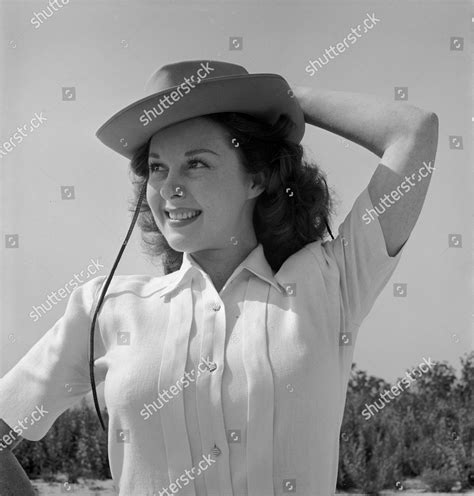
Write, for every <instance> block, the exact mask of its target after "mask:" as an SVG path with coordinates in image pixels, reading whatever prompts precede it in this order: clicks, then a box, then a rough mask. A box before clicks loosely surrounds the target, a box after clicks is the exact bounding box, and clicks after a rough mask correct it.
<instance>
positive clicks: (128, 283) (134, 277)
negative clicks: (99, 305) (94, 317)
mask: <svg viewBox="0 0 474 496" xmlns="http://www.w3.org/2000/svg"><path fill="white" fill-rule="evenodd" d="M176 275H177V273H176V272H172V273H170V274H166V275H149V274H130V275H114V276H113V277H112V279H111V280H110V283H109V285H108V287H107V292H106V298H109V299H110V298H113V297H117V296H120V295H124V294H133V295H136V296H139V297H140V296H142V297H143V296H149V295H150V294H151V293H160V292H161V291H164V290H165V289H167V288H168V286H169V284H171V283H172V282H173V281H174V280H175V278H176ZM107 278H108V275H106V276H98V277H95V278H93V279H91V280H90V281H87V282H85V283H84V284H83V285H82V286H81V287H80V288H78V290H80V291H81V292H83V293H85V294H87V295H89V296H91V297H92V298H94V299H96V298H98V297H99V296H100V294H101V293H102V289H103V288H104V285H105V284H106V281H107Z"/></svg>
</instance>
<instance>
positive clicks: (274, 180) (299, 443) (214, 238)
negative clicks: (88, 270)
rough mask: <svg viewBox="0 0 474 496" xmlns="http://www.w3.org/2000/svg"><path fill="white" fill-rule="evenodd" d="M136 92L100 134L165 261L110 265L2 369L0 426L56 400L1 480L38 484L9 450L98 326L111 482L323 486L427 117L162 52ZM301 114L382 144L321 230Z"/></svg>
mask: <svg viewBox="0 0 474 496" xmlns="http://www.w3.org/2000/svg"><path fill="white" fill-rule="evenodd" d="M204 69H206V71H205V73H204V72H203V71H204ZM199 71H200V72H199ZM196 75H197V76H198V77H197V78H196ZM147 88H148V90H147V91H148V93H147V96H146V97H145V98H143V99H142V100H140V101H139V102H135V103H134V104H132V105H129V106H128V107H126V108H125V109H123V110H122V111H120V112H118V113H117V114H116V115H115V116H113V117H112V118H111V119H109V121H107V122H106V123H105V124H104V125H103V126H102V127H101V129H99V131H98V137H99V139H101V141H103V142H104V143H105V144H106V145H107V146H109V147H110V148H112V149H114V150H115V151H117V152H118V153H120V154H122V155H123V156H126V157H127V158H129V159H131V169H132V171H133V173H134V175H135V177H136V182H135V188H136V196H137V197H138V199H139V203H138V206H137V208H141V203H140V202H141V200H143V209H142V211H141V218H140V221H139V225H140V226H141V228H142V231H143V234H144V240H145V242H146V243H147V245H148V247H149V248H150V253H152V254H154V255H157V254H161V255H163V260H164V265H165V275H163V276H161V277H156V276H152V275H130V276H116V277H115V278H114V280H113V282H112V284H111V286H110V288H109V290H108V293H107V297H106V298H105V299H102V298H100V300H101V301H99V303H98V304H97V300H98V295H99V291H100V290H101V289H102V296H103V295H104V294H105V291H106V290H107V286H108V282H110V279H109V281H108V282H106V284H105V286H104V284H103V283H104V280H105V278H104V277H102V276H101V277H97V278H95V279H93V280H91V281H89V282H87V283H85V284H84V285H83V286H81V287H79V288H77V289H76V290H74V292H73V293H72V295H71V297H70V299H69V302H68V306H67V308H66V311H65V314H64V316H63V317H62V318H61V319H60V320H58V322H57V323H56V324H55V326H54V327H53V328H52V329H50V330H49V331H48V332H47V333H46V334H45V335H44V336H43V337H42V338H41V339H40V340H39V341H38V343H36V344H35V346H34V347H33V348H32V349H31V350H30V351H29V352H28V353H27V354H26V355H25V357H23V358H22V360H20V362H19V363H18V364H17V365H16V366H15V367H13V369H12V370H11V371H10V372H8V373H7V374H6V375H5V376H4V377H3V378H2V379H1V381H0V418H2V419H3V421H4V422H3V424H2V425H3V432H1V433H0V434H3V433H5V434H6V433H8V432H10V429H13V428H14V427H17V425H16V424H17V423H18V419H22V418H23V419H25V418H27V416H28V414H29V412H31V411H32V410H33V409H34V407H35V405H37V404H41V405H44V409H45V410H46V411H47V412H48V413H46V414H45V415H44V417H43V418H41V420H39V421H37V422H36V423H33V424H32V423H31V422H30V423H27V424H24V426H23V427H24V428H19V429H18V430H17V429H15V432H16V435H15V437H16V438H17V440H16V441H15V442H12V443H11V444H10V446H8V447H7V448H6V449H5V450H4V451H3V452H2V453H1V454H0V456H1V457H2V461H3V466H4V467H5V468H4V469H3V470H4V472H3V480H4V482H3V484H4V486H3V487H5V486H6V485H8V484H10V485H11V487H14V486H15V487H22V491H23V492H22V493H21V494H33V493H32V492H31V490H30V489H28V487H29V483H28V481H27V480H26V478H25V476H24V472H23V471H22V469H21V467H19V465H18V463H17V462H16V460H15V459H14V456H13V454H12V453H11V450H12V447H13V446H14V445H15V444H16V443H17V442H18V441H19V439H20V438H19V436H22V437H25V438H27V439H31V440H38V439H41V438H42V437H43V436H44V435H45V434H46V432H47V431H48V429H49V428H50V427H51V425H52V424H53V422H54V420H55V419H56V418H57V417H58V416H59V415H60V414H61V413H62V412H63V411H64V410H65V409H66V408H69V407H70V406H72V405H73V404H75V403H77V401H79V399H80V398H81V397H83V396H84V395H85V394H86V393H87V392H89V391H90V389H91V386H90V384H89V374H88V372H89V370H88V345H89V342H88V338H89V337H88V335H87V329H88V327H89V326H91V322H92V328H93V329H94V328H95V327H97V331H98V332H96V333H95V335H93V338H92V344H93V347H92V350H91V353H90V356H89V358H90V360H91V364H92V365H93V367H92V368H93V372H94V374H93V386H94V394H95V382H94V377H95V379H96V380H97V381H98V382H102V381H105V402H106V405H107V408H108V413H109V426H108V431H109V433H108V435H109V438H108V440H109V459H110V467H111V471H112V475H113V478H114V481H115V483H116V484H117V486H119V488H120V495H121V496H125V495H127V496H128V495H152V494H160V495H161V494H163V495H164V494H176V493H178V494H183V495H199V496H201V495H209V496H210V495H226V496H227V495H232V494H234V495H248V496H266V495H268V496H273V495H282V494H286V493H295V494H300V495H308V496H309V495H321V496H327V495H329V494H334V492H335V486H336V478H337V466H338V454H339V431H340V426H341V421H342V416H343V411H344V404H345V395H346V389H347V381H348V378H349V373H350V369H351V363H352V357H353V352H354V345H355V342H356V338H357V335H358V330H359V327H360V325H361V323H362V321H363V319H364V318H365V317H366V315H367V314H368V312H369V311H370V309H371V308H372V306H373V304H374V302H375V300H376V298H377V296H378V295H379V294H380V292H381V290H382V289H383V288H384V286H385V285H386V283H387V282H388V280H389V278H390V277H391V275H392V274H393V271H394V270H395V268H396V266H397V264H398V262H399V260H400V257H401V254H402V252H403V248H404V245H405V243H406V241H407V239H408V237H409V235H410V233H411V231H412V229H413V226H414V224H415V222H416V220H417V218H418V215H419V213H420V210H421V207H422V204H423V201H424V197H425V195H426V192H427V188H428V185H429V182H430V174H424V175H420V174H419V173H418V171H419V170H420V169H421V168H422V167H424V168H425V170H426V168H428V169H429V170H430V171H431V170H433V169H434V167H433V164H434V158H435V153H436V147H437V130H438V123H437V117H436V115H435V114H433V113H430V112H424V111H422V110H420V109H418V108H416V107H413V106H408V105H406V104H403V105H402V104H396V103H387V102H384V101H381V100H377V99H375V98H372V97H369V96H364V95H360V94H354V93H344V92H334V91H328V90H317V89H312V88H307V87H295V88H293V89H292V90H291V89H290V88H289V86H288V84H287V83H286V81H285V80H284V79H283V78H281V76H278V75H270V74H260V75H257V74H248V72H247V71H246V70H245V69H244V68H243V67H241V66H239V65H236V64H229V63H224V62H218V61H185V62H179V63H176V64H170V65H167V66H164V67H162V68H160V69H158V70H157V71H156V72H155V73H154V75H153V76H152V77H151V79H150V81H149V84H148V86H147ZM186 89H189V91H187V92H185V90H186ZM305 122H306V123H309V124H312V125H315V126H318V127H321V128H323V129H326V130H330V131H332V132H334V133H336V134H338V135H340V136H343V137H345V138H347V139H350V140H352V141H354V142H355V143H357V144H359V145H361V146H364V147H365V148H367V149H369V150H370V151H372V152H374V153H375V154H377V155H378V156H379V157H382V160H381V163H380V164H379V166H378V167H377V169H376V171H375V173H374V174H373V176H372V178H371V180H370V183H369V184H368V186H367V187H366V188H365V189H364V190H363V191H362V192H361V193H360V194H359V196H358V197H357V199H356V201H355V203H354V205H353V207H352V209H351V211H350V213H349V214H348V215H347V216H346V218H345V220H344V221H343V223H342V224H341V225H340V227H339V233H338V236H337V237H336V238H335V239H333V240H329V241H323V237H324V235H325V233H326V228H328V226H327V223H326V220H327V218H328V216H329V213H330V212H331V205H332V203H331V198H330V195H329V193H328V190H327V187H326V183H325V181H324V177H323V175H322V173H321V171H320V170H319V169H318V167H317V166H315V165H314V164H313V166H310V165H309V164H307V163H306V162H305V161H304V160H303V150H302V147H301V145H300V144H299V142H300V140H301V138H302V136H303V134H304V125H305ZM382 162H383V163H382ZM417 178H421V179H417ZM409 185H410V186H409ZM145 188H146V189H145ZM401 188H402V189H401ZM145 191H146V200H145V199H144V197H143V195H144V194H145ZM393 192H396V193H398V199H397V200H395V199H394V194H393ZM389 194H390V197H389V196H388V195H389ZM387 198H392V199H394V201H393V203H392V202H391V201H390V202H389V204H388V205H387V203H386V202H387ZM379 200H380V201H381V203H382V204H383V205H384V209H383V210H382V208H381V207H380V208H377V207H376V205H378V202H379ZM374 207H375V208H374ZM369 214H370V215H369ZM329 232H330V231H329ZM129 234H130V231H129ZM127 239H128V236H127ZM122 248H123V247H122ZM115 266H116V264H115ZM113 270H115V267H114V268H113ZM113 270H112V273H113ZM111 275H112V274H111ZM94 308H95V311H96V312H95V315H94V318H92V315H93V313H94ZM99 308H100V313H98V309H99ZM97 315H99V318H98V319H97V320H95V318H96V317H97ZM96 324H97V325H96ZM20 384H21V387H18V386H19V385H20ZM95 398H96V397H95ZM20 431H21V432H20ZM6 472H8V474H6ZM5 481H6V482H5ZM22 484H23V486H21V485H22ZM1 488H2V486H1V485H0V489H1ZM10 490H11V491H13V492H12V494H20V493H15V492H14V489H10ZM28 491H30V492H28ZM0 492H1V491H0Z"/></svg>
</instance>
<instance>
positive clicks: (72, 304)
mask: <svg viewBox="0 0 474 496" xmlns="http://www.w3.org/2000/svg"><path fill="white" fill-rule="evenodd" d="M103 280H104V276H100V277H96V278H94V279H91V280H90V281H88V282H86V283H85V284H83V285H82V286H79V287H77V288H75V289H74V290H73V291H72V292H71V294H70V296H69V300H68V303H67V306H66V310H65V313H64V314H63V316H62V317H61V318H60V319H58V320H57V321H56V323H55V324H54V326H53V327H51V328H50V329H49V330H48V331H47V332H46V333H45V334H44V335H43V336H42V337H41V338H40V339H39V340H38V341H37V342H36V343H35V344H34V345H33V346H32V347H31V348H30V350H29V351H28V352H27V353H26V354H25V355H24V356H23V357H22V358H21V359H20V360H19V361H18V363H17V364H16V365H15V366H14V367H13V368H11V369H10V370H9V371H8V372H7V373H6V374H5V375H4V376H3V377H2V378H1V379H0V418H1V419H3V420H4V421H5V422H6V423H7V424H8V425H9V426H10V427H11V428H12V429H13V430H14V431H15V432H16V433H17V434H19V435H21V436H22V437H24V438H26V439H28V440H31V441H38V440H40V439H41V438H42V437H44V436H45V435H46V433H47V432H48V430H49V429H50V428H51V426H52V425H53V423H54V422H55V420H56V419H57V418H58V417H59V416H60V415H61V414H62V413H63V412H64V411H65V410H67V409H68V408H70V407H71V406H73V405H74V404H76V403H77V402H78V401H80V399H81V398H82V397H83V396H84V395H85V394H87V393H88V392H89V391H90V389H91V386H90V379H89V335H90V334H89V333H90V327H91V324H92V318H93V315H94V310H95V306H96V304H97V299H96V294H97V292H98V290H99V289H100V287H101V283H102V282H103ZM99 315H100V313H99ZM98 320H99V319H97V320H96V329H95V334H94V356H95V358H96V359H97V358H99V357H100V356H102V355H103V354H104V353H105V347H104V344H103V341H102V337H101V334H100V330H99V327H98ZM20 431H21V432H20Z"/></svg>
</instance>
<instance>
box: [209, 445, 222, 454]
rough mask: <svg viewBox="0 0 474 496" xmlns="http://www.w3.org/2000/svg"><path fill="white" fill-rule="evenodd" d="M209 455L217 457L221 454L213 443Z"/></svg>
mask: <svg viewBox="0 0 474 496" xmlns="http://www.w3.org/2000/svg"><path fill="white" fill-rule="evenodd" d="M211 453H212V454H213V455H214V456H219V455H220V454H221V450H220V449H219V448H218V447H217V444H215V443H214V448H212V449H211Z"/></svg>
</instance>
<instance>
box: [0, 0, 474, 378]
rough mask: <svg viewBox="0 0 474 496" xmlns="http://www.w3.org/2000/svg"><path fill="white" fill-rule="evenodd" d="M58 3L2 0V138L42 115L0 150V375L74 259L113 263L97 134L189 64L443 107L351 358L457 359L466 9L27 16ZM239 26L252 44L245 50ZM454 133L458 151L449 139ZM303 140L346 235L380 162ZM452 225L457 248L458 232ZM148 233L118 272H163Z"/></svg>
mask: <svg viewBox="0 0 474 496" xmlns="http://www.w3.org/2000/svg"><path fill="white" fill-rule="evenodd" d="M47 5H48V4H47V2H46V1H34V2H32V1H29V2H24V1H14V2H8V1H0V46H1V48H0V65H1V67H2V70H1V71H0V85H1V86H0V109H1V112H0V145H1V144H2V143H3V142H5V141H7V140H9V139H10V137H11V136H12V135H13V134H14V133H15V132H16V130H17V128H18V127H19V126H20V127H21V126H23V125H29V123H30V121H31V120H32V119H33V118H34V117H35V115H36V118H37V119H39V120H36V121H34V122H35V124H34V125H35V126H37V127H36V128H35V129H32V131H31V132H28V133H27V135H26V136H25V137H24V138H23V140H22V141H21V143H18V145H17V146H15V147H14V148H12V149H10V150H9V151H8V153H6V154H5V155H2V156H0V179H1V181H0V193H1V201H0V205H1V215H0V218H1V228H2V238H3V239H2V251H1V257H0V271H1V277H0V280H1V285H2V287H1V293H2V298H1V302H0V311H1V317H0V325H1V332H0V350H1V351H0V376H1V375H3V374H4V373H6V372H7V371H8V370H9V369H10V368H11V367H12V366H13V365H14V364H15V363H16V362H17V361H18V360H19V359H20V358H21V356H23V355H24V354H25V353H26V352H27V351H28V349H29V348H30V347H31V346H32V345H33V344H34V343H35V342H36V341H37V340H38V339H39V338H40V337H41V336H42V335H43V334H44V333H45V332H47V330H48V329H50V328H51V327H52V326H53V325H54V323H55V322H56V321H57V320H58V319H59V318H60V317H61V316H62V315H63V313H64V311H65V308H66V303H67V298H62V299H60V300H59V301H58V303H57V304H55V305H54V306H53V307H52V309H51V310H50V311H49V312H48V313H47V314H46V315H43V316H41V318H39V319H37V320H36V321H34V320H33V318H32V317H31V315H30V313H31V312H32V309H33V306H38V305H40V304H42V303H44V302H45V301H46V297H47V295H48V294H49V293H51V291H57V290H59V289H60V288H64V286H65V284H66V283H67V282H68V281H69V280H71V278H73V277H74V274H78V273H80V271H81V270H82V271H84V273H86V272H87V273H88V275H89V276H90V277H96V276H99V275H107V274H108V273H109V271H110V269H111V267H112V265H113V263H114V261H115V257H116V256H117V253H118V251H119V249H120V246H121V244H122V242H123V239H124V237H125V234H126V232H127V230H128V226H129V223H130V221H131V213H129V212H128V201H129V200H131V199H132V190H131V183H130V178H129V174H128V169H127V168H128V162H127V160H126V159H125V158H124V157H122V156H120V155H118V154H116V153H115V152H113V151H112V150H110V149H109V148H107V147H105V146H104V145H103V144H102V143H100V142H99V140H98V139H97V138H96V137H95V132H96V130H97V129H98V128H99V127H100V125H102V124H103V123H104V122H105V121H106V120H107V119H108V118H109V117H110V116H111V115H113V114H114V113H115V112H116V111H118V110H120V109H121V108H123V107H125V106H126V105H128V104H130V103H132V102H133V101H134V100H137V99H139V98H141V97H142V95H143V94H142V92H143V87H144V84H145V82H146V80H147V79H148V77H149V76H150V74H151V73H152V72H154V71H155V69H157V68H158V67H161V66H163V65H165V64H167V63H172V62H176V61H179V60H192V59H203V60H204V59H206V60H220V61H228V62H233V63H237V64H240V65H243V66H244V67H246V69H247V70H248V71H249V72H250V73H275V74H280V75H282V76H283V77H284V78H285V79H286V80H287V81H288V83H289V84H290V86H293V85H302V86H312V87H316V88H325V89H332V90H336V91H352V92H360V93H366V94H371V95H374V96H378V97H382V98H385V99H387V101H393V99H394V88H395V87H404V88H408V100H407V101H406V103H408V104H412V105H415V106H418V107H420V108H422V109H424V110H429V111H433V112H435V113H436V114H437V115H438V117H439V121H440V126H439V144H438V151H437V156H436V163H435V167H436V170H435V172H434V174H433V177H432V179H431V184H430V189H429V192H428V196H427V198H426V200H425V203H424V207H423V210H422V213H421V215H420V217H419V219H418V222H417V224H416V226H415V228H414V231H413V232H412V234H411V236H410V238H409V240H408V242H407V245H406V248H405V252H404V254H403V256H402V258H401V261H400V263H399V265H398V267H397V269H396V271H395V273H394V275H393V276H392V278H391V279H390V281H389V282H388V284H387V286H386V287H385V289H384V290H383V292H382V293H381V295H380V296H379V298H378V299H377V301H376V303H375V305H374V307H373V309H372V311H371V313H370V314H369V315H368V316H367V317H366V319H365V320H364V322H363V323H362V325H361V328H360V332H359V336H358V342H357V345H356V349H355V354H354V362H355V363H356V364H357V367H358V368H360V369H363V370H366V371H367V372H368V373H369V374H372V375H375V376H378V377H382V378H384V379H385V380H387V381H395V379H396V378H397V377H401V376H403V375H404V372H405V370H407V369H411V368H413V367H415V366H417V365H418V363H420V362H422V361H423V358H428V357H431V359H432V360H434V361H446V362H447V363H449V364H450V365H452V366H453V367H454V368H455V369H458V368H459V366H460V362H459V358H460V357H461V356H463V355H464V354H465V353H466V352H468V351H470V350H472V349H473V342H474V340H473V330H472V329H473V328H472V317H473V306H472V301H473V300H472V297H473V291H472V280H473V277H472V275H473V271H472V226H473V208H472V198H473V192H472V184H473V181H472V179H473V177H472V169H471V164H472V163H473V161H472V148H471V142H472V141H471V140H472V137H471V136H472V135H471V126H472V122H473V117H472V116H473V115H474V114H473V109H472V87H473V84H472V68H471V67H472V66H471V64H472V61H471V58H470V51H472V45H471V43H472V42H471V41H470V39H471V38H472V34H471V33H472V31H473V30H474V28H473V25H474V23H473V19H472V15H473V11H474V10H473V9H472V5H471V4H470V3H468V2H459V1H452V0H449V1H444V2H438V1H432V0H430V1H429V2H424V1H398V0H397V2H362V1H358V2H354V1H351V2H334V1H331V2H330V3H329V2H319V1H308V2H301V1H294V0H292V1H291V2H290V1H286V2H275V1H272V2H269V1H259V2H251V1H247V2H242V1H239V2H222V1H220V2H212V1H208V2H197V1H193V2H189V1H180V0H168V1H162V2H161V1H156V2H151V1H136V2H133V5H132V2H117V1H114V2H112V1H96V0H95V1H93V2H88V1H84V0H80V1H79V0H76V1H75V0H72V1H71V0H70V1H69V2H68V3H67V4H65V5H62V4H61V0H59V5H62V6H61V8H58V9H57V11H56V12H54V14H53V15H52V16H51V17H49V18H46V19H45V20H44V21H42V22H41V23H40V22H39V21H35V22H32V20H34V19H38V17H36V18H35V13H36V14H37V13H39V12H41V10H42V9H46V8H47ZM367 14H375V16H376V17H377V18H378V19H379V22H377V23H376V24H375V25H374V26H373V27H372V29H370V30H368V31H367V33H366V34H364V35H363V36H361V37H360V38H359V39H357V42H356V43H353V44H351V45H350V46H349V47H348V48H347V49H346V50H345V51H344V52H343V53H339V54H338V56H337V57H334V59H333V60H331V61H330V62H329V63H328V64H327V65H325V66H324V67H322V68H321V69H320V70H318V72H317V73H316V74H314V75H310V74H309V72H308V71H306V70H305V68H306V67H307V65H308V63H309V60H310V59H313V60H314V59H315V58H317V57H319V56H322V54H323V53H324V50H325V49H326V48H329V47H330V46H331V45H334V44H336V43H338V42H342V40H343V38H344V37H345V36H346V35H348V33H350V32H351V28H353V27H355V26H357V25H358V24H360V23H361V22H362V21H363V19H364V18H366V15H367ZM233 37H239V38H241V40H240V43H241V44H239V48H240V49H239V50H236V49H234V48H235V45H234V47H233V48H232V42H231V38H233ZM451 38H454V41H453V40H451ZM453 43H454V45H453ZM231 48H232V49H231ZM450 48H455V49H450ZM401 104H404V103H401ZM41 116H42V118H41ZM45 119H46V120H45ZM38 122H40V124H38ZM453 136H454V137H457V138H458V140H457V141H458V143H460V142H461V140H462V145H461V146H458V147H456V148H453V147H452V143H453V138H452V137H453ZM459 138H461V139H459ZM302 144H303V145H304V146H305V149H306V152H307V154H308V156H309V157H311V158H313V159H314V160H315V161H316V162H317V163H318V165H319V166H320V167H321V168H322V169H323V170H324V171H325V173H326V174H327V178H328V183H329V186H330V187H331V188H332V189H334V190H335V192H336V195H337V196H336V200H337V212H336V215H335V217H334V218H333V219H332V222H331V226H332V231H333V233H336V232H337V226H338V225H339V224H340V223H341V222H342V220H343V219H344V217H345V216H346V215H347V213H348V212H349V210H350V208H351V207H352V204H353V203H354V201H355V199H356V198H357V196H358V195H359V194H360V192H361V191H362V190H363V189H364V188H365V187H366V186H367V184H368V183H369V180H370V177H371V175H372V173H373V172H374V171H375V169H376V167H377V165H378V157H377V156H376V155H374V154H372V153H371V152H369V151H368V150H366V149H364V148H362V147H360V146H359V145H357V144H355V143H352V142H348V141H346V140H344V139H342V138H340V137H339V136H337V135H335V134H333V133H330V132H328V131H325V130H322V129H320V128H317V127H314V126H310V125H308V124H307V125H306V132H305V135H304V138H303V141H302ZM3 149H4V150H5V148H3ZM453 234H454V235H456V239H457V240H458V241H459V243H458V246H457V247H450V246H449V244H448V239H449V237H450V236H451V235H453ZM139 240H140V235H139V229H138V227H137V226H136V227H135V229H134V232H133V235H132V238H131V239H130V241H129V243H128V246H127V248H126V250H125V253H124V255H123V257H122V259H121V261H120V263H119V266H118V268H117V270H116V274H117V275H119V274H155V275H157V276H158V275H160V274H162V269H161V266H160V264H159V262H155V263H152V262H151V261H150V260H149V259H147V258H146V257H145V256H144V254H143V253H142V251H141V247H140V242H139ZM93 271H94V274H93V275H91V274H92V272H93ZM394 283H406V284H407V285H408V286H407V287H408V291H407V296H406V297H405V298H396V297H394V296H393V284H394Z"/></svg>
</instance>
